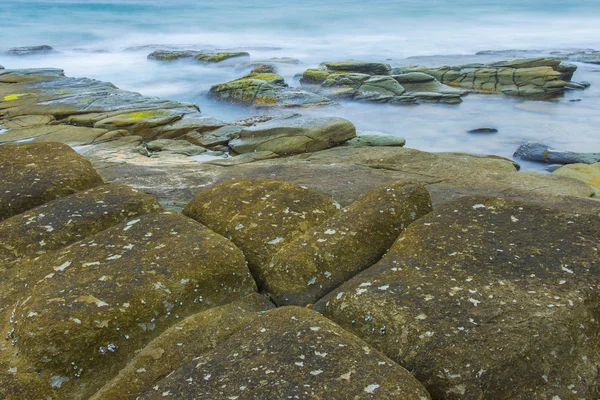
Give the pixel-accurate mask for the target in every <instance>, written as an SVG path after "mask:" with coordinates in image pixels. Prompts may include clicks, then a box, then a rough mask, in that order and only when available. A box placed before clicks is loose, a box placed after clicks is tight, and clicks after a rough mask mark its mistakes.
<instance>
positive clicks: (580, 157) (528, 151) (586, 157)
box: [514, 142, 600, 164]
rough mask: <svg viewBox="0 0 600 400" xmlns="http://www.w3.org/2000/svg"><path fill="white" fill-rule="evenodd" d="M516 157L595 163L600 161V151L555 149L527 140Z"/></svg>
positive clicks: (557, 162)
mask: <svg viewBox="0 0 600 400" xmlns="http://www.w3.org/2000/svg"><path fill="white" fill-rule="evenodd" d="M514 156H515V157H518V158H521V159H523V160H529V161H541V162H545V163H550V164H576V163H582V164H593V163H597V162H599V161H600V153H575V152H571V151H558V150H553V149H551V148H550V147H549V146H547V145H545V144H543V143H538V142H527V143H525V144H522V145H521V146H519V148H518V149H517V150H516V151H515V153H514Z"/></svg>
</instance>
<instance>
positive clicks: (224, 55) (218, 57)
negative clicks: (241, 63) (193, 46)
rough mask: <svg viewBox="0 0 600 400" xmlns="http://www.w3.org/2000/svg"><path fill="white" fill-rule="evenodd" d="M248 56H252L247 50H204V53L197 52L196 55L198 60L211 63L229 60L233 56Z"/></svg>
mask: <svg viewBox="0 0 600 400" xmlns="http://www.w3.org/2000/svg"><path fill="white" fill-rule="evenodd" d="M248 56H250V54H249V53H247V52H245V51H238V52H219V53H209V52H202V53H198V54H196V56H195V57H194V58H195V59H196V60H198V61H200V62H201V63H205V64H209V63H219V62H221V61H225V60H229V59H231V58H237V57H248Z"/></svg>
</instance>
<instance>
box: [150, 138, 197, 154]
mask: <svg viewBox="0 0 600 400" xmlns="http://www.w3.org/2000/svg"><path fill="white" fill-rule="evenodd" d="M205 151H206V149H205V148H204V147H201V146H196V145H195V144H192V143H190V142H188V141H185V140H173V139H158V140H153V141H151V142H148V143H144V144H143V148H142V149H141V150H140V152H141V153H142V154H147V153H150V154H152V153H153V152H160V153H163V152H168V153H172V154H184V155H186V156H197V155H198V154H202V153H204V152H205Z"/></svg>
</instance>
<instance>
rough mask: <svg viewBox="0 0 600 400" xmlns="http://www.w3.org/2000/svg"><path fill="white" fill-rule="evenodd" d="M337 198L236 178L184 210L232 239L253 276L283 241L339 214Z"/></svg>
mask: <svg viewBox="0 0 600 400" xmlns="http://www.w3.org/2000/svg"><path fill="white" fill-rule="evenodd" d="M337 211H338V210H337V207H336V205H335V204H334V201H333V200H332V199H331V198H330V197H327V196H325V195H322V194H320V193H317V192H315V191H312V190H310V189H305V188H303V187H300V186H298V185H293V184H289V183H285V182H280V181H274V180H268V179H251V178H247V179H236V180H229V181H225V182H223V183H221V184H219V185H216V186H215V187H213V188H211V189H209V190H206V191H204V192H202V193H200V194H199V195H197V196H196V197H194V199H193V200H192V201H190V202H189V204H188V205H187V206H186V207H185V209H184V210H183V213H184V214H185V215H187V216H188V217H191V218H193V219H195V220H196V221H198V222H201V223H202V224H204V225H206V226H208V227H209V228H210V229H212V230H213V231H215V232H217V233H220V234H221V235H223V236H225V237H227V238H229V239H230V240H231V241H232V242H233V243H235V244H236V245H237V246H238V247H239V248H240V249H241V250H242V251H243V252H244V254H245V256H246V260H248V264H249V267H250V269H251V270H252V273H253V275H254V277H255V278H256V279H257V280H258V282H262V278H261V276H262V271H263V269H264V268H265V265H266V264H268V262H269V261H270V259H271V257H272V256H273V255H274V254H275V253H277V251H278V250H279V249H281V248H282V247H283V246H284V245H286V244H287V243H289V241H290V240H291V239H292V238H293V237H295V236H297V235H299V234H302V233H303V232H306V231H308V230H309V229H310V228H312V227H314V226H317V225H320V224H321V223H323V222H324V221H325V220H326V219H327V218H328V217H330V216H332V215H333V214H335V213H336V212H337Z"/></svg>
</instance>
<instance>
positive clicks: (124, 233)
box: [3, 213, 256, 398]
mask: <svg viewBox="0 0 600 400" xmlns="http://www.w3.org/2000/svg"><path fill="white" fill-rule="evenodd" d="M17 270H18V273H19V275H18V276H15V277H11V280H12V284H13V287H14V288H15V291H16V293H15V294H14V295H12V296H11V297H12V299H13V300H11V301H10V302H11V303H12V304H15V303H16V304H17V305H16V307H15V309H14V310H13V313H12V314H11V316H10V318H8V316H7V317H6V319H5V320H4V321H3V323H5V324H6V325H5V327H3V329H6V331H9V332H10V333H9V339H11V340H12V344H13V345H14V346H15V347H14V349H15V351H16V355H15V356H14V359H15V362H17V363H19V365H21V366H22V368H23V369H25V370H29V371H38V372H39V374H40V375H39V381H40V384H42V383H43V384H45V385H49V384H51V383H56V382H60V384H59V385H58V386H59V387H60V393H62V396H60V397H62V398H89V396H90V395H91V394H93V393H94V392H95V391H96V390H98V389H99V387H100V386H102V385H103V384H104V382H106V381H107V380H109V379H111V378H112V377H113V376H115V375H116V374H117V372H118V371H119V370H120V369H121V368H123V367H124V366H125V364H126V362H127V361H128V360H129V359H130V358H131V357H132V356H134V355H135V351H136V350H138V349H140V348H141V347H143V346H144V345H146V344H147V343H149V342H150V341H151V340H152V339H154V338H155V337H156V336H158V335H159V334H160V333H161V332H163V331H164V330H165V329H167V328H168V327H170V326H172V325H173V324H176V323H177V322H179V321H180V319H181V318H186V317H188V316H190V315H192V314H194V313H198V312H201V311H205V310H207V309H209V308H212V307H215V306H219V305H223V304H226V303H229V302H231V301H233V300H236V299H239V298H241V297H243V296H245V295H247V294H249V293H252V292H254V291H255V290H256V286H255V283H254V281H253V280H252V277H251V276H250V273H249V271H248V268H247V267H246V262H245V260H244V256H243V254H242V253H241V251H240V250H239V249H237V248H236V247H235V245H233V243H231V242H229V241H228V240H226V239H225V238H223V237H221V236H219V235H217V234H215V233H214V232H212V231H211V230H209V229H208V228H206V227H204V226H202V225H200V224H198V223H197V222H195V221H193V220H191V219H189V218H186V217H183V216H181V215H178V214H172V213H154V214H148V215H145V216H141V217H139V218H136V219H134V220H131V221H128V222H126V223H121V224H119V225H115V226H113V227H112V228H109V229H107V230H105V231H103V232H101V233H99V234H97V235H95V236H91V237H88V238H86V239H85V240H84V241H82V242H78V243H75V244H73V245H71V246H68V247H66V248H64V249H62V250H59V251H58V252H54V253H48V254H46V255H42V256H41V257H39V258H37V259H33V260H24V261H23V262H22V263H20V265H19V266H18V269H17ZM29 288H31V289H29ZM3 296H5V294H3ZM16 299H19V300H18V301H17V300H16ZM5 301H6V299H5ZM74 393H77V396H75V395H74Z"/></svg>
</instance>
